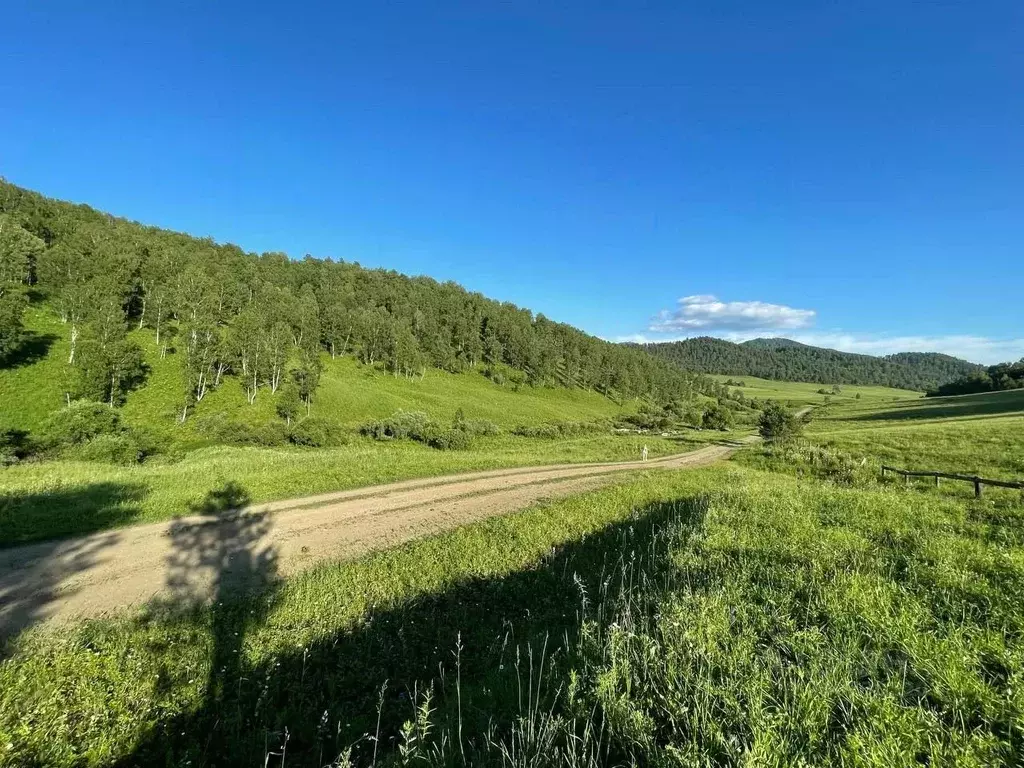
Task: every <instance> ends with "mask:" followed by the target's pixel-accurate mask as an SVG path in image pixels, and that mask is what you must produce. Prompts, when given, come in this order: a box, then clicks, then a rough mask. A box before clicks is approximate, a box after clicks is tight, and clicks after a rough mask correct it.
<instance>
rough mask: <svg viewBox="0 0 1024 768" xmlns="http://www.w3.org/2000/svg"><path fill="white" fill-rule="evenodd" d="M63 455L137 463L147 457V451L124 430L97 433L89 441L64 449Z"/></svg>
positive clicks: (116, 462)
mask: <svg viewBox="0 0 1024 768" xmlns="http://www.w3.org/2000/svg"><path fill="white" fill-rule="evenodd" d="M63 456H64V458H66V459H71V460H75V461H101V462H105V463H107V464H136V463H138V462H140V461H142V459H143V458H145V456H146V451H145V449H144V448H143V447H142V446H141V445H140V444H139V442H138V440H136V438H135V437H134V436H133V435H132V434H131V433H130V432H122V433H120V434H114V435H97V436H96V437H94V438H93V439H92V440H89V441H88V442H85V443H81V444H77V445H73V446H71V447H69V448H67V449H66V450H65V451H63Z"/></svg>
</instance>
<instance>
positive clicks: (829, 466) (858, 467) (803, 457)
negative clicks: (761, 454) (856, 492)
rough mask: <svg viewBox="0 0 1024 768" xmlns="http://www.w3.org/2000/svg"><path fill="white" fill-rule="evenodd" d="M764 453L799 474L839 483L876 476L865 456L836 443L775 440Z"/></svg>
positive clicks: (775, 463)
mask: <svg viewBox="0 0 1024 768" xmlns="http://www.w3.org/2000/svg"><path fill="white" fill-rule="evenodd" d="M765 456H766V457H767V458H768V461H769V465H770V466H772V467H774V468H779V469H782V468H788V469H791V470H792V469H795V470H796V472H797V474H801V475H810V476H812V477H817V478H820V479H822V480H829V481H831V482H833V483H837V484H839V485H857V484H861V483H864V482H867V481H869V480H871V479H873V478H874V476H875V469H876V467H875V466H868V462H867V461H866V460H865V459H863V458H862V459H857V458H856V457H854V456H853V455H851V454H849V453H847V452H845V451H841V450H839V449H838V448H835V447H833V446H827V445H825V446H822V445H812V444H808V443H804V442H790V443H785V444H780V443H776V444H772V445H769V446H767V447H766V448H765Z"/></svg>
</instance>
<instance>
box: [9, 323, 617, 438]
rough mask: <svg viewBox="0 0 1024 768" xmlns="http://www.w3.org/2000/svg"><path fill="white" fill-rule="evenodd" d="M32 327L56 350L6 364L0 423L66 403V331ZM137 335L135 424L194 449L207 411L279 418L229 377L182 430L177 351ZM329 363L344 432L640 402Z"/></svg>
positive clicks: (549, 415)
mask: <svg viewBox="0 0 1024 768" xmlns="http://www.w3.org/2000/svg"><path fill="white" fill-rule="evenodd" d="M26 326H27V327H28V328H29V329H30V331H32V332H33V333H34V334H36V335H37V336H38V337H40V338H46V339H49V347H48V349H47V352H46V354H45V355H43V356H41V357H39V358H37V359H33V360H32V361H31V362H28V363H25V364H22V365H18V366H15V367H12V368H5V369H0V402H2V403H3V404H4V406H3V409H2V411H0V428H2V427H11V428H16V429H23V430H29V431H31V430H33V429H37V428H38V427H39V425H40V424H41V423H42V421H43V420H44V419H45V418H46V416H47V415H49V414H50V413H52V412H53V411H54V410H57V409H58V408H60V407H62V405H63V404H64V403H63V392H64V389H63V387H62V381H63V377H64V376H65V375H66V371H67V365H66V361H67V355H68V346H69V345H68V333H69V329H68V327H67V326H66V325H62V324H61V323H60V322H59V321H58V320H57V319H56V318H55V317H54V316H53V315H52V314H51V313H50V312H48V311H46V310H44V309H41V308H38V307H33V308H31V309H30V310H29V311H28V312H27V313H26ZM131 336H132V338H133V339H134V340H135V341H137V342H138V343H139V345H140V346H141V347H142V349H143V353H144V359H145V362H146V364H147V365H148V366H149V375H148V377H147V379H146V382H145V384H144V385H143V386H142V387H140V388H139V389H138V390H136V391H134V392H131V393H129V395H128V399H127V402H126V403H125V405H124V407H123V408H122V414H123V416H124V418H125V420H126V422H127V423H128V424H130V425H132V426H137V427H145V428H146V429H148V430H150V431H155V432H157V433H159V434H161V435H163V436H164V437H165V438H167V439H169V440H171V441H172V442H175V443H179V444H181V445H184V446H186V447H193V446H195V445H197V444H198V443H201V442H202V436H201V435H200V434H197V432H196V426H197V425H198V424H199V423H200V422H201V421H202V419H203V417H205V416H209V415H213V414H218V415H223V416H224V417H226V418H227V419H228V420H233V421H242V422H246V423H250V424H259V423H264V422H267V421H275V420H277V418H278V417H277V415H276V413H275V407H274V402H275V401H274V397H275V396H274V395H272V394H271V392H270V390H269V389H266V388H263V389H261V390H260V392H259V394H258V396H257V398H256V401H255V403H254V404H252V405H250V404H249V403H247V402H246V399H245V394H244V392H243V389H242V386H241V384H240V382H239V381H238V379H236V378H234V377H231V376H228V377H226V378H225V380H224V382H223V384H222V386H221V387H219V388H217V389H214V390H212V391H211V392H210V393H209V394H208V395H207V396H206V397H205V398H204V399H203V401H202V402H201V403H199V404H198V406H197V407H196V409H195V411H194V412H193V413H192V415H191V417H190V418H189V419H188V420H187V421H186V423H185V425H184V426H179V425H178V423H177V416H178V414H179V413H180V407H181V399H182V391H183V384H182V376H181V371H180V368H179V362H178V360H177V358H176V357H175V355H173V354H170V355H167V356H166V357H165V358H163V359H161V358H160V355H159V350H158V349H157V347H156V343H155V338H154V335H153V333H152V332H150V331H148V330H143V331H133V332H132V333H131ZM44 346H45V345H44ZM323 359H324V366H325V368H324V373H323V376H322V377H321V383H320V388H319V390H318V391H317V395H316V399H315V401H314V405H313V411H312V412H313V414H314V415H316V416H318V417H321V418H324V419H326V420H328V421H331V422H333V423H335V424H338V425H341V426H344V427H347V428H357V427H358V426H360V425H361V424H364V423H365V422H367V421H371V420H373V419H378V418H382V417H384V416H389V415H391V414H392V413H394V412H395V411H397V410H406V411H424V412H426V413H428V414H429V415H430V416H432V417H434V418H435V419H437V420H438V421H441V422H450V421H451V420H452V417H453V416H454V415H455V411H456V409H458V408H462V409H463V411H464V413H465V415H466V417H467V418H470V419H488V420H490V421H493V422H494V423H495V424H497V425H498V426H500V427H503V428H506V429H511V428H513V427H515V426H518V425H520V424H525V425H533V424H540V423H544V422H548V421H593V420H596V419H603V418H612V417H614V416H616V415H618V414H621V413H624V412H629V411H632V410H634V409H635V407H636V403H632V402H630V403H626V404H623V405H620V404H618V403H616V402H614V401H612V400H610V399H608V398H606V397H604V396H602V395H599V394H597V393H595V392H586V391H583V390H578V389H563V388H533V387H523V388H521V389H520V390H519V391H513V390H512V389H511V388H510V387H500V386H498V385H497V384H494V383H493V382H491V381H490V380H488V379H486V378H485V377H484V376H482V375H481V374H480V373H478V372H475V371H468V372H466V373H461V374H452V373H446V372H444V371H439V370H436V369H429V370H427V372H426V375H425V376H424V377H423V378H422V379H419V378H416V379H405V378H395V377H394V376H390V375H388V374H386V373H384V372H383V371H381V370H379V369H375V368H371V367H368V366H364V365H360V364H359V363H357V362H356V361H355V360H353V359H352V358H351V357H339V358H337V359H335V360H331V359H330V358H329V357H328V356H326V355H324V358H323Z"/></svg>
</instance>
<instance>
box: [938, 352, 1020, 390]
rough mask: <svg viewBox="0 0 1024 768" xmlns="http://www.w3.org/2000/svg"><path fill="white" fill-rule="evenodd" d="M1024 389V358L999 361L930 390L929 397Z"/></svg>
mask: <svg viewBox="0 0 1024 768" xmlns="http://www.w3.org/2000/svg"><path fill="white" fill-rule="evenodd" d="M1008 389H1024V358H1022V359H1020V360H1019V361H1017V362H1016V363H999V364H998V365H991V366H989V367H988V368H986V369H985V370H983V371H979V372H977V373H972V374H971V375H970V376H965V377H964V378H962V379H957V380H956V381H951V382H948V383H946V384H942V385H940V386H938V387H935V388H934V389H931V390H929V391H928V396H929V397H938V396H943V395H971V394H975V393H978V392H1004V391H1006V390H1008Z"/></svg>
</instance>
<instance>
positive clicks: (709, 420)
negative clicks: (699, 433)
mask: <svg viewBox="0 0 1024 768" xmlns="http://www.w3.org/2000/svg"><path fill="white" fill-rule="evenodd" d="M732 422H733V415H732V411H731V410H729V409H728V408H726V407H725V406H724V405H722V404H721V403H712V404H711V406H709V407H708V409H707V410H706V411H704V416H703V418H702V419H701V426H702V427H704V429H720V430H722V431H725V430H727V429H729V428H730V427H731V426H732Z"/></svg>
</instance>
